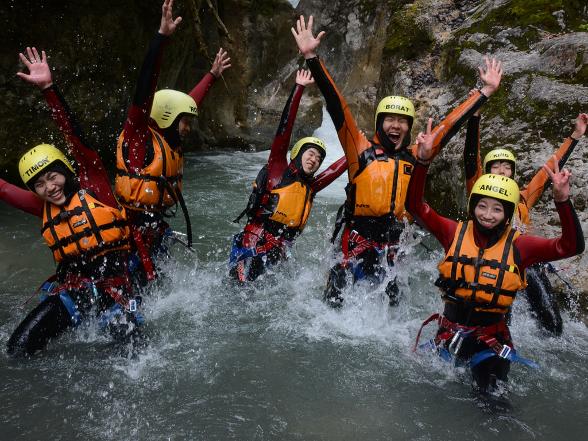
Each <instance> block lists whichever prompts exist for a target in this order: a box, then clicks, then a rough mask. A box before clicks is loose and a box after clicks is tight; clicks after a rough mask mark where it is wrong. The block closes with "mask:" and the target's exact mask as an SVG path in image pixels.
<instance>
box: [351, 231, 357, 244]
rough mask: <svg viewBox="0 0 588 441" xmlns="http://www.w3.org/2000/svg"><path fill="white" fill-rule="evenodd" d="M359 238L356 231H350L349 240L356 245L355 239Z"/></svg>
mask: <svg viewBox="0 0 588 441" xmlns="http://www.w3.org/2000/svg"><path fill="white" fill-rule="evenodd" d="M358 236H359V233H358V232H357V231H356V230H351V231H350V232H349V240H351V241H353V242H356V243H357V240H356V239H357V237H358Z"/></svg>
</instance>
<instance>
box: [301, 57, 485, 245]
mask: <svg viewBox="0 0 588 441" xmlns="http://www.w3.org/2000/svg"><path fill="white" fill-rule="evenodd" d="M306 63H307V65H308V67H309V69H310V71H311V72H312V75H313V77H314V80H315V82H316V84H317V86H318V88H319V89H320V91H321V92H322V94H323V96H324V98H325V101H326V105H327V110H328V112H329V114H330V115H331V119H332V120H333V123H334V124H335V128H336V130H337V135H338V136H339V140H340V142H341V145H342V146H343V150H344V151H345V156H346V157H347V163H348V165H349V167H348V172H349V182H350V184H351V186H350V187H349V188H348V195H347V210H348V212H350V213H351V222H352V224H353V227H354V229H356V230H357V231H358V232H359V233H360V234H361V235H364V236H365V237H368V238H370V239H373V240H376V241H379V240H382V239H384V238H386V237H389V236H390V235H389V233H388V229H389V228H390V226H391V225H392V224H394V223H395V221H396V220H402V219H403V218H407V217H408V215H407V212H406V210H405V201H406V195H407V190H408V183H409V182H410V175H411V174H412V169H413V167H414V162H415V157H416V144H413V145H411V146H410V147H408V149H404V148H402V149H399V150H396V151H394V152H389V151H386V149H384V147H382V146H381V145H380V142H379V140H378V137H377V135H374V137H373V138H372V140H371V141H370V140H368V139H367V138H366V137H365V136H364V135H363V134H362V133H361V131H360V130H359V129H358V127H357V124H356V122H355V120H354V119H353V116H352V115H351V112H350V110H349V106H348V105H347V102H346V101H345V99H344V98H343V96H342V95H341V93H340V92H339V90H338V89H337V87H336V86H335V83H334V81H333V79H332V78H331V76H330V74H329V72H328V71H327V69H326V67H325V65H324V64H323V63H322V61H320V60H319V59H318V57H315V58H310V59H307V60H306ZM486 100H487V98H486V97H485V96H484V95H483V94H482V93H481V92H478V93H476V94H473V95H472V96H471V97H469V98H468V99H466V100H465V101H464V102H463V103H461V104H460V105H459V106H458V107H456V108H455V109H454V110H453V111H452V112H451V113H450V114H449V115H447V117H446V118H445V119H444V120H443V121H442V122H441V123H440V124H439V125H438V126H437V127H435V129H434V134H435V140H434V154H435V155H436V154H437V153H438V152H439V151H440V150H441V148H442V147H443V146H444V145H445V144H446V143H447V142H448V141H449V139H451V137H452V136H453V135H454V134H455V133H456V132H457V130H458V129H459V127H461V125H462V124H463V123H464V122H465V121H467V119H468V118H469V117H470V116H471V115H472V114H473V113H474V112H475V111H476V110H477V109H478V108H479V107H480V106H481V105H482V104H484V102H485V101H486ZM385 163H388V164H386V165H384V164H385ZM392 163H393V165H392ZM362 175H363V176H362ZM358 184H359V187H361V188H359V187H358ZM358 195H359V198H360V199H362V200H358ZM373 195H383V196H382V197H381V198H380V199H381V200H379V201H374V200H371V201H370V200H369V199H370V198H371V197H372V196H373ZM388 196H390V197H389V198H388ZM363 199H365V200H363Z"/></svg>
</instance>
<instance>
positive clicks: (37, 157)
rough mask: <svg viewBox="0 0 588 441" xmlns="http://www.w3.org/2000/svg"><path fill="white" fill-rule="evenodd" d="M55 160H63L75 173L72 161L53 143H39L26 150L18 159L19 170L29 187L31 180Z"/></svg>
mask: <svg viewBox="0 0 588 441" xmlns="http://www.w3.org/2000/svg"><path fill="white" fill-rule="evenodd" d="M55 162H61V163H62V164H63V165H64V166H65V167H67V168H68V169H69V170H70V171H71V172H72V173H74V174H75V171H74V169H73V167H72V166H71V163H70V162H69V161H68V160H67V158H66V157H65V155H64V154H63V153H62V152H61V150H59V149H57V148H55V146H53V145H51V144H39V145H37V146H35V147H33V148H32V149H30V150H29V151H28V152H26V153H25V154H24V155H22V157H21V158H20V161H18V172H19V173H20V177H21V178H22V181H23V182H24V183H25V185H26V186H27V187H29V188H31V187H30V186H29V182H30V181H31V180H32V179H34V178H35V177H36V176H39V175H40V174H41V173H44V171H46V170H47V167H49V166H50V165H52V164H54V163H55Z"/></svg>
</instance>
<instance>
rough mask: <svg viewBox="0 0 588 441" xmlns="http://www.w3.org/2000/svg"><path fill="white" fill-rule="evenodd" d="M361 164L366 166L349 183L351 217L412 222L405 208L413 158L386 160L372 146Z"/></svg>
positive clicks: (400, 157)
mask: <svg viewBox="0 0 588 441" xmlns="http://www.w3.org/2000/svg"><path fill="white" fill-rule="evenodd" d="M360 162H363V164H365V166H364V167H363V168H362V170H361V171H359V172H358V173H357V174H356V175H355V177H354V178H353V180H352V181H351V194H350V197H351V200H352V201H353V207H352V215H353V216H369V217H381V216H384V215H388V214H393V215H394V216H395V217H396V219H398V220H403V219H405V218H407V219H409V220H410V219H412V218H411V217H410V214H409V213H408V212H407V211H406V210H405V207H404V202H405V200H406V194H407V191H408V184H409V182H410V176H411V174H412V170H413V168H414V165H413V164H414V160H413V159H412V156H409V154H406V155H402V156H397V157H389V156H388V155H387V154H386V153H384V152H383V151H381V150H380V149H379V148H377V147H376V146H374V147H372V148H370V149H367V150H365V151H364V152H363V153H362V158H360Z"/></svg>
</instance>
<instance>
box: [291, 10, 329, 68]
mask: <svg viewBox="0 0 588 441" xmlns="http://www.w3.org/2000/svg"><path fill="white" fill-rule="evenodd" d="M313 21H314V18H313V17H312V15H311V16H310V17H308V24H306V22H305V20H304V16H303V15H301V16H300V18H299V19H298V20H296V29H294V28H291V29H290V30H291V31H292V35H294V39H295V40H296V44H297V45H298V50H299V51H300V53H301V54H302V55H303V56H304V58H305V59H309V58H314V57H316V49H317V48H318V47H319V45H320V44H321V39H322V38H323V37H324V35H325V32H324V31H321V32H319V33H318V35H317V36H316V37H315V36H314V35H312V23H313Z"/></svg>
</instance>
